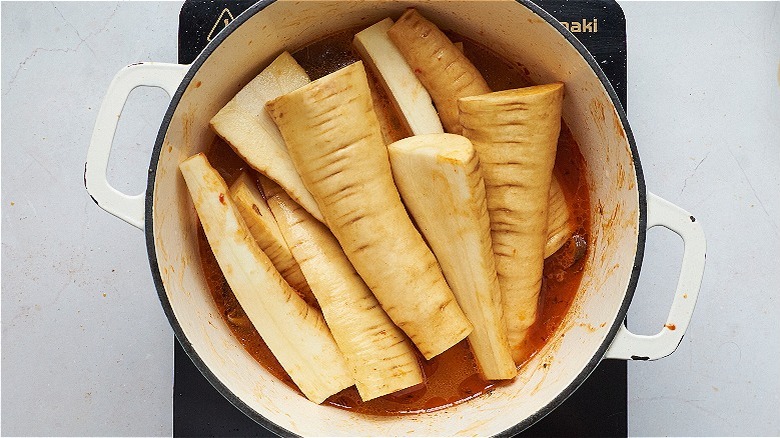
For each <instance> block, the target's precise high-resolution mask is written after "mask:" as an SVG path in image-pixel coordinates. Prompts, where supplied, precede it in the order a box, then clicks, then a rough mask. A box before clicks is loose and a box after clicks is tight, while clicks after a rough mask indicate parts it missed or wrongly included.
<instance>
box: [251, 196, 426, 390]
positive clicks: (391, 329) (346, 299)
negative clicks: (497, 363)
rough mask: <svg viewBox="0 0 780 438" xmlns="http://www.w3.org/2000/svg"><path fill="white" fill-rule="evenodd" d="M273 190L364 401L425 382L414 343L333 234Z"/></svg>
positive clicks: (287, 234) (274, 204) (282, 224)
mask: <svg viewBox="0 0 780 438" xmlns="http://www.w3.org/2000/svg"><path fill="white" fill-rule="evenodd" d="M266 181H268V180H266ZM267 184H273V183H272V182H270V181H268V182H267V183H264V184H263V189H264V190H265V188H266V185H267ZM271 192H273V193H274V195H273V196H270V197H269V198H268V204H269V206H270V207H271V210H272V211H273V214H274V216H275V217H276V219H277V221H278V223H279V228H280V229H281V231H282V234H283V235H284V238H285V240H286V241H287V243H288V244H289V245H290V249H291V250H292V253H293V255H294V256H295V259H296V260H298V262H300V265H301V269H302V270H303V273H304V275H306V279H307V280H308V281H309V284H311V287H312V291H313V292H314V294H315V296H316V297H317V301H318V302H319V304H320V308H321V309H322V315H323V316H324V317H325V322H327V323H328V327H330V330H331V333H333V339H335V340H336V344H338V346H339V349H340V350H341V352H342V353H343V354H344V358H345V359H346V361H347V364H348V365H349V368H350V370H351V371H352V377H353V378H354V379H355V386H357V390H358V392H359V393H360V397H361V398H362V399H363V400H364V401H367V400H371V399H374V398H377V397H380V396H383V395H386V394H390V393H392V392H395V391H399V390H401V389H405V388H408V387H410V386H414V385H418V384H420V383H422V382H423V374H422V369H421V368H420V364H419V362H418V360H417V355H416V353H415V350H414V345H412V343H411V341H409V338H407V337H406V335H404V333H403V332H402V331H401V329H399V328H398V327H396V326H395V324H393V321H391V320H390V318H389V317H388V316H387V314H386V313H385V311H384V310H382V308H381V307H380V306H379V302H377V300H376V297H374V295H373V294H372V293H371V290H370V289H369V288H368V286H366V284H365V283H364V282H363V279H362V278H360V276H359V275H358V273H357V272H355V268H353V267H352V264H351V263H350V262H349V260H348V259H347V256H346V254H344V251H343V250H342V249H341V247H340V246H339V243H338V241H337V240H336V238H335V237H334V236H333V234H331V232H330V230H328V228H327V227H326V226H325V225H323V224H322V223H320V222H319V221H317V220H316V219H314V218H313V217H312V216H311V215H310V214H309V213H308V212H306V210H304V209H303V208H301V207H300V206H299V205H298V204H296V203H295V201H293V200H292V199H290V197H289V196H288V195H287V193H285V192H284V190H282V189H280V188H278V186H277V187H276V190H274V189H272V188H269V190H266V193H271Z"/></svg>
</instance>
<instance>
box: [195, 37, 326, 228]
mask: <svg viewBox="0 0 780 438" xmlns="http://www.w3.org/2000/svg"><path fill="white" fill-rule="evenodd" d="M309 82H310V81H309V76H308V75H307V74H306V72H305V71H303V68H301V66H300V65H298V63H297V62H295V59H293V57H292V56H291V55H290V54H289V53H287V52H284V53H282V54H281V55H279V57H278V58H276V59H275V60H274V61H273V62H272V63H271V64H270V65H269V66H268V67H266V68H265V70H263V71H262V72H260V74H259V75H257V77H255V78H254V79H252V81H250V82H249V83H248V84H246V86H245V87H244V88H242V89H241V91H239V92H238V94H236V95H235V97H233V99H231V100H230V102H228V103H227V104H226V105H225V106H224V107H223V108H222V109H221V110H219V112H218V113H217V114H216V115H215V116H214V117H213V118H212V119H211V127H212V129H214V131H215V132H216V133H217V134H218V135H219V136H220V137H222V138H223V139H224V140H225V141H226V142H227V143H228V144H229V145H230V147H232V148H233V150H234V151H236V153H237V154H238V155H239V156H240V157H241V158H243V159H244V161H246V162H247V164H249V165H250V166H252V168H253V169H255V170H257V171H258V172H260V173H262V174H264V175H267V176H268V177H269V178H271V179H272V180H274V181H276V182H277V183H278V184H279V185H281V186H282V187H284V189H285V190H286V191H287V193H289V194H290V196H292V198H293V199H295V201H296V202H298V203H299V204H301V205H302V206H303V208H305V209H306V210H307V211H309V213H311V214H312V215H314V217H316V218H317V219H318V220H322V213H321V212H320V210H319V207H318V206H317V203H316V202H315V201H314V198H312V196H311V194H310V193H309V192H308V191H306V187H304V185H303V182H302V181H301V177H300V176H298V173H297V172H296V171H295V167H294V166H293V164H292V161H290V155H289V154H288V153H287V148H286V146H285V144H284V140H282V137H281V135H279V130H278V129H277V128H276V125H275V124H274V122H273V121H272V120H271V118H270V117H269V116H268V113H266V111H265V103H266V102H268V101H269V100H271V99H274V98H276V97H279V96H281V95H282V94H285V93H289V92H290V91H293V90H295V89H298V88H300V87H302V86H304V85H306V84H308V83H309Z"/></svg>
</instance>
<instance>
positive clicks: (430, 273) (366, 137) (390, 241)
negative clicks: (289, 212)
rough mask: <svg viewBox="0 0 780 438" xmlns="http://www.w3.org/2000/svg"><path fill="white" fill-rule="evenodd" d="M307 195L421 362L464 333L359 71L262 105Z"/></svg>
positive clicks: (465, 325)
mask: <svg viewBox="0 0 780 438" xmlns="http://www.w3.org/2000/svg"><path fill="white" fill-rule="evenodd" d="M267 109H268V111H269V113H270V114H271V116H272V117H273V119H274V121H275V122H276V124H277V125H278V126H279V129H280V131H281V133H282V136H283V137H284V140H285V141H286V142H287V147H288V149H289V151H290V156H291V157H292V159H293V162H294V163H295V167H296V169H298V171H299V172H300V174H301V178H302V179H303V182H304V184H305V185H306V188H307V189H309V191H310V192H311V193H312V194H313V195H314V197H315V199H316V200H317V203H318V205H319V206H320V209H321V210H322V212H323V215H324V216H325V221H326V224H327V225H328V227H329V228H330V229H331V231H332V232H333V234H334V235H335V236H336V238H337V239H338V241H339V243H340V244H341V246H342V248H344V252H345V253H346V254H347V257H348V258H349V260H350V261H351V262H352V265H353V266H354V267H355V269H356V270H357V272H358V273H359V274H360V276H361V277H363V280H364V281H365V282H366V284H367V285H368V287H369V288H370V289H371V291H372V292H373V293H374V295H375V296H376V297H377V299H378V300H379V302H380V303H381V305H382V308H383V309H384V310H385V311H386V312H387V314H388V315H389V316H390V318H391V319H392V320H393V322H395V323H396V325H398V326H399V327H400V328H401V329H402V330H403V331H404V332H406V334H407V335H408V336H409V337H410V338H411V339H412V341H413V342H414V343H415V345H416V346H417V348H418V349H419V350H420V352H421V353H422V354H423V356H425V358H426V359H429V358H431V357H433V356H436V355H437V354H439V353H441V352H443V351H444V350H446V349H448V348H450V347H451V346H453V345H454V344H456V343H457V342H458V341H460V340H461V339H463V338H465V337H466V336H467V335H468V334H469V333H470V332H471V330H472V327H471V324H470V323H469V321H468V320H467V319H466V317H465V315H464V314H463V311H462V310H461V309H460V307H459V306H458V303H457V302H456V301H455V297H454V296H453V294H452V291H451V290H450V288H449V286H447V283H446V281H445V280H444V277H443V275H442V273H441V270H440V268H439V264H438V263H437V262H436V258H435V257H434V256H433V254H432V253H431V251H430V250H429V249H428V247H427V246H426V245H425V242H424V241H423V239H422V237H421V236H420V234H419V232H417V230H416V229H415V228H414V225H413V224H412V222H411V220H410V219H409V216H408V215H407V213H406V210H405V209H404V206H403V204H402V203H401V199H400V197H399V194H398V191H397V189H396V187H395V184H394V183H393V176H392V173H391V171H390V163H389V161H388V158H387V148H386V146H385V144H384V142H383V141H382V136H381V133H380V130H379V126H378V122H377V118H376V114H375V113H374V111H373V109H372V106H371V97H370V94H369V90H368V82H367V79H366V72H365V70H364V68H363V63H362V62H357V63H355V64H352V65H350V66H348V67H345V68H343V69H341V70H339V71H337V72H335V73H332V74H330V75H328V76H325V77H324V78H321V79H318V80H316V81H314V82H312V83H311V84H309V85H306V86H305V87H302V88H300V89H298V90H296V91H293V92H291V93H289V94H286V95H284V96H281V97H279V98H277V99H275V100H272V101H271V102H269V103H268V105H267Z"/></svg>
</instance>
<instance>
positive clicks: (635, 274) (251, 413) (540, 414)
mask: <svg viewBox="0 0 780 438" xmlns="http://www.w3.org/2000/svg"><path fill="white" fill-rule="evenodd" d="M274 1H276V0H260V1H258V2H257V3H256V4H254V5H252V6H250V7H249V8H248V9H247V10H246V11H244V12H242V13H241V14H239V15H238V16H237V17H236V18H235V19H234V20H233V21H232V22H230V24H228V26H227V27H226V28H225V29H223V30H222V31H221V32H220V33H219V34H218V35H217V36H216V37H215V38H214V39H213V40H212V41H211V42H210V43H209V44H208V45H207V46H206V48H205V49H203V51H202V52H201V53H200V54H199V55H198V57H197V58H196V59H195V62H193V63H192V65H191V67H190V69H189V71H188V72H187V74H186V75H185V76H184V79H182V82H181V84H180V85H179V88H178V89H177V90H176V93H175V94H174V95H173V96H172V98H171V103H170V105H169V106H168V110H167V111H166V113H165V116H164V117H163V120H162V124H161V125H160V130H159V131H158V133H157V140H156V141H155V144H154V149H153V150H152V156H151V160H150V162H149V169H148V170H149V177H148V180H147V186H146V200H145V202H146V205H145V225H146V226H145V230H144V233H145V234H146V249H147V253H148V255H149V265H150V268H151V271H152V278H153V281H154V285H155V288H156V289H157V295H158V296H159V298H160V303H161V305H162V307H163V310H164V311H165V315H166V316H167V317H168V321H169V322H170V324H171V327H172V328H173V331H174V334H175V335H176V338H177V339H178V340H179V343H180V344H181V346H182V348H183V349H184V351H185V352H186V353H187V355H188V356H189V357H190V359H192V362H193V363H194V364H195V366H196V367H197V368H198V370H199V371H200V372H201V373H202V374H203V376H204V377H205V378H206V380H208V381H209V383H211V384H212V385H213V386H214V388H216V389H217V390H218V391H219V392H220V394H222V396H224V397H225V398H226V399H227V400H228V401H229V402H230V403H232V404H233V405H234V406H235V407H236V408H238V409H239V410H240V411H241V412H243V413H244V414H245V415H246V416H248V417H249V418H251V419H252V420H254V421H255V422H257V423H258V424H260V425H262V426H263V427H265V428H266V429H268V430H270V431H272V432H274V433H276V434H277V435H280V436H298V435H296V434H294V433H292V432H291V431H289V430H287V429H285V428H283V427H281V426H279V425H277V424H276V423H274V422H273V421H270V420H269V419H267V418H265V417H264V416H262V415H261V414H259V413H258V412H257V411H255V410H254V409H252V408H251V407H249V405H247V404H246V403H244V402H243V401H242V400H241V399H239V398H238V397H237V396H236V395H235V394H234V393H233V392H232V391H231V390H230V389H228V388H227V387H226V386H225V385H224V384H223V383H222V382H221V381H220V380H219V379H218V378H217V377H216V376H215V375H214V373H212V371H211V370H210V369H209V367H208V366H207V365H206V364H205V363H204V362H203V360H202V359H201V358H200V356H199V355H198V353H197V352H196V351H195V349H194V348H193V346H192V344H191V343H190V342H189V340H188V339H187V337H186V336H185V335H184V332H183V330H182V328H181V325H180V324H179V322H178V320H177V319H176V315H175V314H174V313H173V308H172V307H171V304H170V302H169V301H168V297H167V295H166V293H165V286H164V284H163V281H162V276H161V274H160V269H159V266H158V264H157V252H156V249H155V246H154V232H153V230H154V217H153V214H152V213H153V203H154V202H153V201H154V183H155V179H156V176H157V162H158V161H159V158H160V152H161V150H162V145H163V143H164V141H165V136H166V133H167V131H168V127H169V125H170V123H171V119H172V118H173V113H174V112H175V111H176V107H177V105H178V103H179V101H180V100H181V97H182V95H183V94H184V90H186V89H187V86H188V85H189V83H190V81H192V78H193V77H194V76H195V73H196V72H197V71H198V69H200V67H201V66H202V65H203V63H204V62H205V60H206V59H207V58H208V57H209V56H210V55H211V54H212V53H213V52H214V50H215V49H216V48H217V47H218V46H219V45H220V44H221V43H222V41H224V40H225V39H226V38H227V37H228V36H229V35H230V34H231V33H233V31H235V29H237V28H238V26H240V25H241V24H243V23H244V22H246V21H247V20H248V19H249V18H251V17H252V16H254V15H255V14H256V13H258V12H260V11H262V10H263V9H265V8H266V7H267V6H268V5H270V4H271V3H273V2H274ZM516 1H517V2H518V3H520V4H522V5H523V6H525V7H526V8H528V9H530V10H531V11H532V12H533V13H535V14H536V15H538V16H539V17H540V18H542V19H544V20H545V21H546V22H548V23H549V24H550V25H551V26H553V27H555V29H556V30H558V32H560V33H561V35H563V36H564V37H565V38H566V40H567V41H569V43H570V44H571V45H572V46H574V48H575V49H577V51H578V52H579V53H580V55H581V56H582V57H583V59H585V61H586V62H587V63H588V65H589V66H590V67H591V69H593V71H594V72H595V73H596V75H597V76H598V78H599V80H600V81H601V83H602V85H603V86H604V89H605V90H606V91H607V93H608V94H609V97H610V99H611V100H612V104H613V105H614V106H615V108H616V110H617V113H618V116H619V117H620V121H621V123H622V124H623V129H624V130H625V132H626V137H627V139H628V143H629V146H630V148H631V155H632V156H633V160H634V168H635V171H636V177H637V192H638V194H639V230H638V231H639V232H638V239H637V251H636V254H635V257H634V266H633V268H632V271H631V278H630V280H629V284H628V289H627V290H626V295H625V297H624V299H623V303H622V304H621V307H620V310H619V311H618V316H617V318H615V321H614V322H613V324H612V326H611V327H610V329H609V332H608V334H607V337H606V338H605V340H604V342H603V343H602V345H601V346H600V347H599V349H598V350H597V351H596V354H595V355H594V356H593V357H592V358H591V359H590V361H588V363H587V364H586V365H585V367H584V368H583V370H582V372H581V373H580V374H579V375H577V377H576V378H575V379H574V381H573V382H572V383H571V384H570V385H569V386H567V387H566V388H565V389H564V390H563V391H561V393H560V394H558V396H557V397H555V398H554V399H553V400H551V401H550V402H549V403H548V404H547V405H545V406H544V407H543V408H542V409H540V410H539V411H537V412H536V413H534V414H532V415H531V416H529V417H528V418H526V419H524V420H523V421H521V422H519V423H518V424H516V425H515V426H512V427H510V428H509V429H506V430H504V431H503V432H501V433H499V434H498V435H497V436H512V435H515V434H517V433H519V432H521V431H523V430H525V429H527V428H528V427H530V426H531V425H533V424H534V423H536V422H537V421H539V420H541V419H542V418H544V417H545V416H546V415H547V414H549V413H550V412H552V411H553V410H554V409H555V408H557V407H558V406H559V405H560V404H561V403H563V402H564V401H565V400H566V399H567V398H568V397H569V396H570V395H571V394H572V393H574V391H575V390H576V389H577V388H578V387H579V386H580V385H582V383H583V382H584V381H585V379H586V378H587V377H588V376H589V375H590V374H591V373H592V372H593V370H595V369H596V366H598V364H599V362H601V360H602V359H603V357H604V354H605V353H606V352H607V349H608V348H609V346H610V344H611V343H612V340H613V339H614V337H615V335H616V334H617V331H618V330H619V329H620V326H621V325H623V321H624V320H625V317H626V314H627V313H628V307H629V305H630V304H631V300H632V298H633V296H634V292H635V290H636V284H637V281H638V280H639V271H640V270H641V267H642V259H643V257H644V249H645V237H646V228H647V187H646V186H645V179H644V173H643V172H642V166H641V163H640V161H639V152H638V150H637V147H636V141H635V139H634V135H633V133H632V131H631V127H630V126H629V124H628V118H627V116H626V112H625V110H624V109H623V105H622V104H621V103H620V99H619V98H618V96H617V93H615V90H614V88H613V87H612V84H611V83H610V82H609V80H608V79H607V77H606V75H605V74H604V72H603V71H602V70H601V67H600V66H599V65H598V63H597V62H596V60H595V59H594V58H593V56H592V55H591V54H590V52H589V51H588V50H587V49H586V48H585V46H584V45H583V44H582V43H581V42H580V41H579V40H578V39H577V38H576V37H575V36H574V35H573V34H572V33H571V32H570V31H569V30H568V29H566V28H565V27H563V25H561V24H560V22H558V20H556V19H555V18H553V16H552V15H550V14H549V13H548V12H546V11H545V10H544V9H542V8H540V7H539V6H538V5H536V4H535V3H533V2H531V1H530V0H516ZM623 19H625V18H623Z"/></svg>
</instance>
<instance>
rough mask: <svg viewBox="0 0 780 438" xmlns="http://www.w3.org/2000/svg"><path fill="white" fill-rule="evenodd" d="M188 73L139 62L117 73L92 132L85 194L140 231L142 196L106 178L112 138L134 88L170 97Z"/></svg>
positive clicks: (171, 66) (179, 68)
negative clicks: (153, 89)
mask: <svg viewBox="0 0 780 438" xmlns="http://www.w3.org/2000/svg"><path fill="white" fill-rule="evenodd" d="M187 70H189V66H188V65H181V64H165V63H159V62H141V63H138V64H132V65H128V66H127V67H125V68H123V69H122V70H119V72H118V73H117V74H116V76H114V79H113V80H112V81H111V84H110V85H109V86H108V91H107V92H106V97H105V98H103V103H102V104H101V105H100V110H99V111H98V115H97V120H96V121H95V129H94V130H93V131H92V140H91V141H90V143H89V149H88V150H87V162H86V163H85V164H84V185H85V186H86V188H87V192H88V193H89V195H90V196H91V197H92V200H93V201H95V203H96V204H97V205H98V206H99V207H100V208H102V209H103V210H105V211H107V212H109V213H111V214H113V215H114V216H116V217H118V218H119V219H122V220H123V221H125V222H127V223H129V224H130V225H133V226H135V227H137V228H140V229H143V228H144V198H145V193H143V192H142V193H139V194H137V195H128V194H125V193H122V192H120V191H119V190H117V189H116V188H114V187H113V186H112V185H111V184H110V183H109V182H108V179H107V178H106V170H107V169H108V158H109V156H110V155H111V146H112V145H113V142H114V134H115V133H116V128H117V125H118V124H119V118H120V116H121V114H122V109H123V108H124V106H125V102H127V98H128V96H129V95H130V92H131V91H133V90H134V89H135V88H136V87H157V88H162V89H163V90H164V91H165V92H166V93H168V96H169V97H173V95H174V93H176V89H177V88H178V87H179V84H180V83H181V81H182V79H183V78H184V75H185V74H186V73H187Z"/></svg>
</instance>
